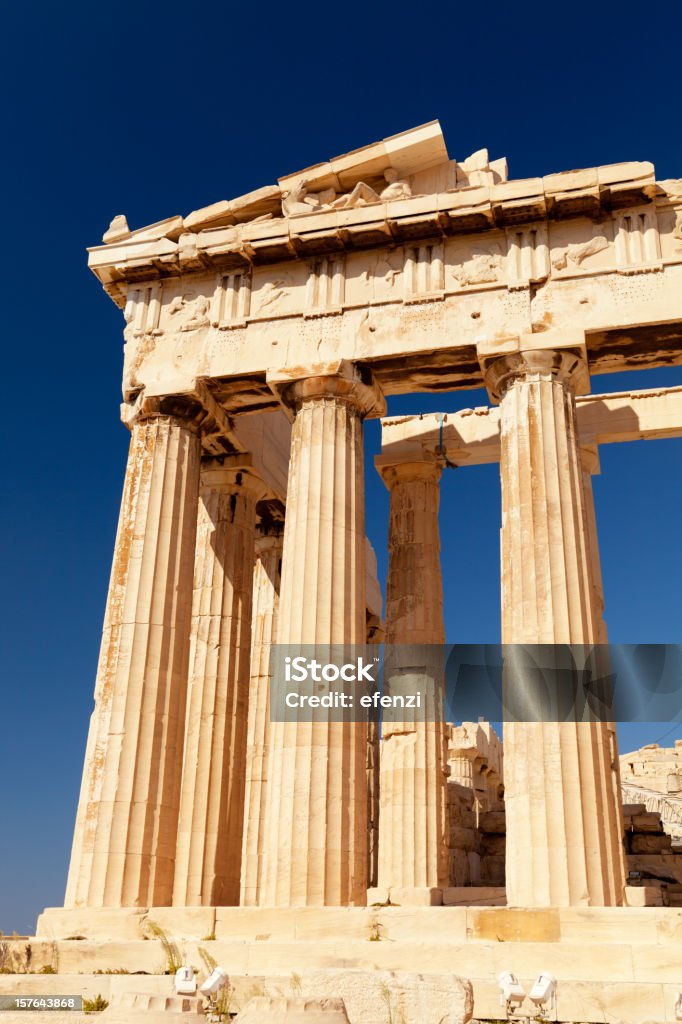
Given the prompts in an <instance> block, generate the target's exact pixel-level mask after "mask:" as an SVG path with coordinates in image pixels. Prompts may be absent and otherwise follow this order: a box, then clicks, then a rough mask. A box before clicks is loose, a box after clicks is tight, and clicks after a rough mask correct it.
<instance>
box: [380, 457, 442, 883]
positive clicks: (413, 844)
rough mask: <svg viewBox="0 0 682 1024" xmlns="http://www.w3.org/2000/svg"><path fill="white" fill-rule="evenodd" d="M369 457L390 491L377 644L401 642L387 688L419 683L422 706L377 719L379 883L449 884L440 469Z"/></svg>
mask: <svg viewBox="0 0 682 1024" xmlns="http://www.w3.org/2000/svg"><path fill="white" fill-rule="evenodd" d="M376 464H377V468H378V470H379V472H380V473H381V476H382V478H383V480H384V483H385V484H386V486H387V487H388V489H389V491H390V495H391V498H390V518H389V534H388V549H389V559H388V582H387V588H386V641H387V644H389V645H400V646H398V647H397V648H396V649H395V655H396V656H395V657H392V656H391V657H390V658H389V664H391V665H392V666H393V671H394V672H395V673H396V675H392V676H391V679H390V685H391V688H392V689H395V690H398V689H399V688H400V687H401V686H407V688H408V689H412V690H414V689H415V688H417V687H421V688H423V689H424V690H425V693H424V695H423V696H424V700H425V701H428V702H429V704H430V706H429V707H422V708H421V709H420V711H418V712H416V713H413V714H412V715H409V714H408V715H407V716H406V717H405V718H404V717H403V713H402V712H398V713H396V714H395V717H394V716H391V717H389V716H385V717H384V719H383V723H382V740H381V752H380V760H379V766H380V767H379V776H380V783H379V803H380V810H379V871H378V887H379V889H380V890H384V889H389V890H390V889H392V888H399V889H403V890H405V889H411V890H424V889H434V888H442V887H443V886H447V884H448V863H447V856H448V851H447V840H446V774H447V739H446V732H445V724H444V721H443V706H442V705H443V691H442V682H443V680H442V678H441V677H440V671H442V660H441V658H440V657H439V656H438V655H440V653H441V652H440V651H438V652H437V655H436V657H433V658H430V657H429V656H428V653H427V652H428V645H442V644H443V643H444V642H445V630H444V626H443V587H442V579H441V566H440V542H439V536H440V535H439V529H438V504H439V497H440V484H439V480H440V474H441V467H440V466H439V465H438V464H437V462H436V461H435V460H424V459H423V458H421V459H417V460H415V461H410V460H409V458H406V460H405V461H393V459H392V457H391V456H388V455H382V456H379V457H378V458H377V460H376ZM434 654H436V651H434ZM422 656H424V657H423V658H422ZM404 898H407V896H406V894H405V895H404V896H403V899H404Z"/></svg>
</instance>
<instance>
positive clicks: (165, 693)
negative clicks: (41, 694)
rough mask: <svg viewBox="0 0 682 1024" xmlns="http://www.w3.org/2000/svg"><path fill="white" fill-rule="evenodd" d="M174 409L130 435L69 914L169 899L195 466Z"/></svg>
mask: <svg viewBox="0 0 682 1024" xmlns="http://www.w3.org/2000/svg"><path fill="white" fill-rule="evenodd" d="M171 406H172V408H173V409H174V412H175V413H176V414H174V415H161V414H158V415H149V416H148V417H147V418H144V419H142V418H141V419H138V421H137V422H135V424H134V425H133V427H132V437H131V441H130V452H129V456H128V467H127V470H126V478H125V485H124V490H123V499H122V504H121V513H120V517H119V523H118V533H117V536H116V547H115V551H114V560H113V568H112V574H111V581H110V584H109V595H108V598H107V608H106V614H105V620H104V631H103V636H102V645H101V650H100V660H99V667H98V672H97V683H96V688H95V709H94V712H93V715H92V720H91V725H90V732H89V735H88V743H87V749H86V756H85V768H84V773H83V783H82V788H81V795H80V802H79V807H78V815H77V820H76V828H75V833H74V843H73V851H72V855H71V866H70V870H69V880H68V887H67V892H66V899H65V906H66V907H84V906H86V907H105V906H106V907H120V906H132V907H134V906H150V905H157V906H163V905H168V904H170V901H171V895H172V889H173V865H174V857H175V837H176V829H177V818H178V797H179V790H180V786H179V782H180V769H181V764H182V738H183V730H184V724H185V692H186V682H187V665H188V652H189V632H190V620H191V611H192V573H193V568H194V544H195V536H196V507H197V496H198V488H199V465H200V438H199V434H198V432H197V429H196V427H195V424H194V422H193V416H194V415H195V414H196V411H197V409H196V403H194V404H193V403H191V402H188V404H187V410H186V416H185V414H184V413H183V408H182V402H181V401H178V402H175V403H171ZM162 407H163V405H162Z"/></svg>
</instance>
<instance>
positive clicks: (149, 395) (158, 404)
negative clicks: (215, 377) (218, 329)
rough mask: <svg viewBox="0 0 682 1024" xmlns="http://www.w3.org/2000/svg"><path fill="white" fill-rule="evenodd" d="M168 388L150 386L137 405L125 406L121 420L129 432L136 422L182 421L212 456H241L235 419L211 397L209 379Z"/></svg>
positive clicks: (177, 383)
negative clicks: (235, 429) (197, 435)
mask: <svg viewBox="0 0 682 1024" xmlns="http://www.w3.org/2000/svg"><path fill="white" fill-rule="evenodd" d="M172 383H174V384H175V385H176V386H175V387H172V386H171V385H169V384H166V386H162V385H159V386H158V387H156V388H155V387H153V386H150V387H146V388H144V389H143V390H142V391H141V392H140V393H139V394H138V396H137V397H136V399H135V401H134V402H132V403H131V402H123V403H122V404H121V420H122V421H123V423H124V424H125V425H126V427H128V429H129V430H132V428H133V427H134V426H135V424H136V423H142V422H144V421H145V420H151V419H156V418H158V417H168V418H171V419H176V420H181V421H183V423H184V425H185V426H187V427H188V428H189V429H191V430H193V431H194V432H195V433H196V434H199V436H200V437H201V444H202V447H203V449H204V451H205V452H206V453H207V454H209V455H220V456H224V455H233V454H235V453H237V454H239V453H241V450H242V448H243V445H241V444H240V442H239V440H238V439H237V437H236V436H235V433H234V425H233V422H232V419H231V418H230V416H229V415H228V413H227V412H226V411H225V409H224V408H223V407H222V406H221V405H220V403H219V402H218V401H217V400H216V398H215V397H214V396H213V395H212V394H211V391H210V389H209V387H208V383H207V381H206V380H205V379H202V378H197V379H196V380H194V381H190V382H188V381H177V382H172Z"/></svg>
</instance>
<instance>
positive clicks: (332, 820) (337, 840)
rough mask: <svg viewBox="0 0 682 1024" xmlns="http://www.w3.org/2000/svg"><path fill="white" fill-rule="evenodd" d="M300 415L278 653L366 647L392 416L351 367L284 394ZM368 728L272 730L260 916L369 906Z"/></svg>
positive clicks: (343, 724) (300, 724)
mask: <svg viewBox="0 0 682 1024" xmlns="http://www.w3.org/2000/svg"><path fill="white" fill-rule="evenodd" d="M282 397H283V401H284V402H286V403H288V404H289V405H290V407H291V408H292V409H293V411H294V416H295V418H294V424H293V429H292V436H291V461H290V464H289V484H288V490H287V510H286V519H285V526H284V550H283V558H282V583H281V595H280V604H279V615H278V626H277V642H278V644H289V645H292V646H296V645H299V646H300V645H301V644H320V645H329V644H342V645H348V644H359V645H362V644H364V643H365V631H366V624H365V607H366V601H365V518H364V473H363V439H362V420H363V418H364V417H365V416H366V415H368V414H373V415H374V414H377V413H379V414H380V413H381V411H383V402H382V399H381V396H380V395H379V393H378V391H377V389H376V388H375V387H373V386H371V385H369V384H367V383H363V381H362V380H361V379H360V376H359V374H358V372H357V370H355V369H354V368H352V367H344V368H343V370H342V372H341V373H336V374H334V375H321V376H318V377H312V378H306V379H304V380H300V381H298V382H295V383H293V384H291V385H289V386H288V388H285V389H284V391H283V393H282ZM366 764H367V723H366V722H361V721H357V722H356V721H348V720H345V721H329V722H326V721H313V722H311V721H290V722H285V723H282V722H273V723H272V751H271V766H272V767H271V770H270V769H269V779H268V783H269V784H268V797H267V821H266V828H265V836H266V847H265V852H266V858H265V865H264V867H265V870H264V880H263V885H262V887H261V892H260V894H259V902H260V904H261V905H271V906H297V905H298V906H301V905H317V906H321V905H331V906H343V905H346V904H353V905H362V904H364V903H365V902H366V890H367V788H368V787H367V776H366Z"/></svg>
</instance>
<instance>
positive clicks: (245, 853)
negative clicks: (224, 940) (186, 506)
mask: <svg viewBox="0 0 682 1024" xmlns="http://www.w3.org/2000/svg"><path fill="white" fill-rule="evenodd" d="M282 542H283V536H282V524H281V523H273V524H272V525H271V526H270V527H269V528H267V530H266V531H265V532H262V533H261V534H260V535H259V536H258V538H257V540H256V564H255V566H254V570H253V615H252V623H253V626H252V637H251V680H250V684H249V719H248V738H247V758H246V795H245V798H244V806H245V814H244V844H243V848H242V883H241V897H240V903H241V904H242V905H243V906H247V907H251V906H257V904H258V899H259V893H260V887H261V882H262V874H263V845H264V841H265V835H264V829H265V807H266V795H267V779H268V768H269V761H270V646H271V644H272V643H273V642H274V638H275V636H276V630H277V612H278V608H279V588H280V577H281V570H282Z"/></svg>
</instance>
